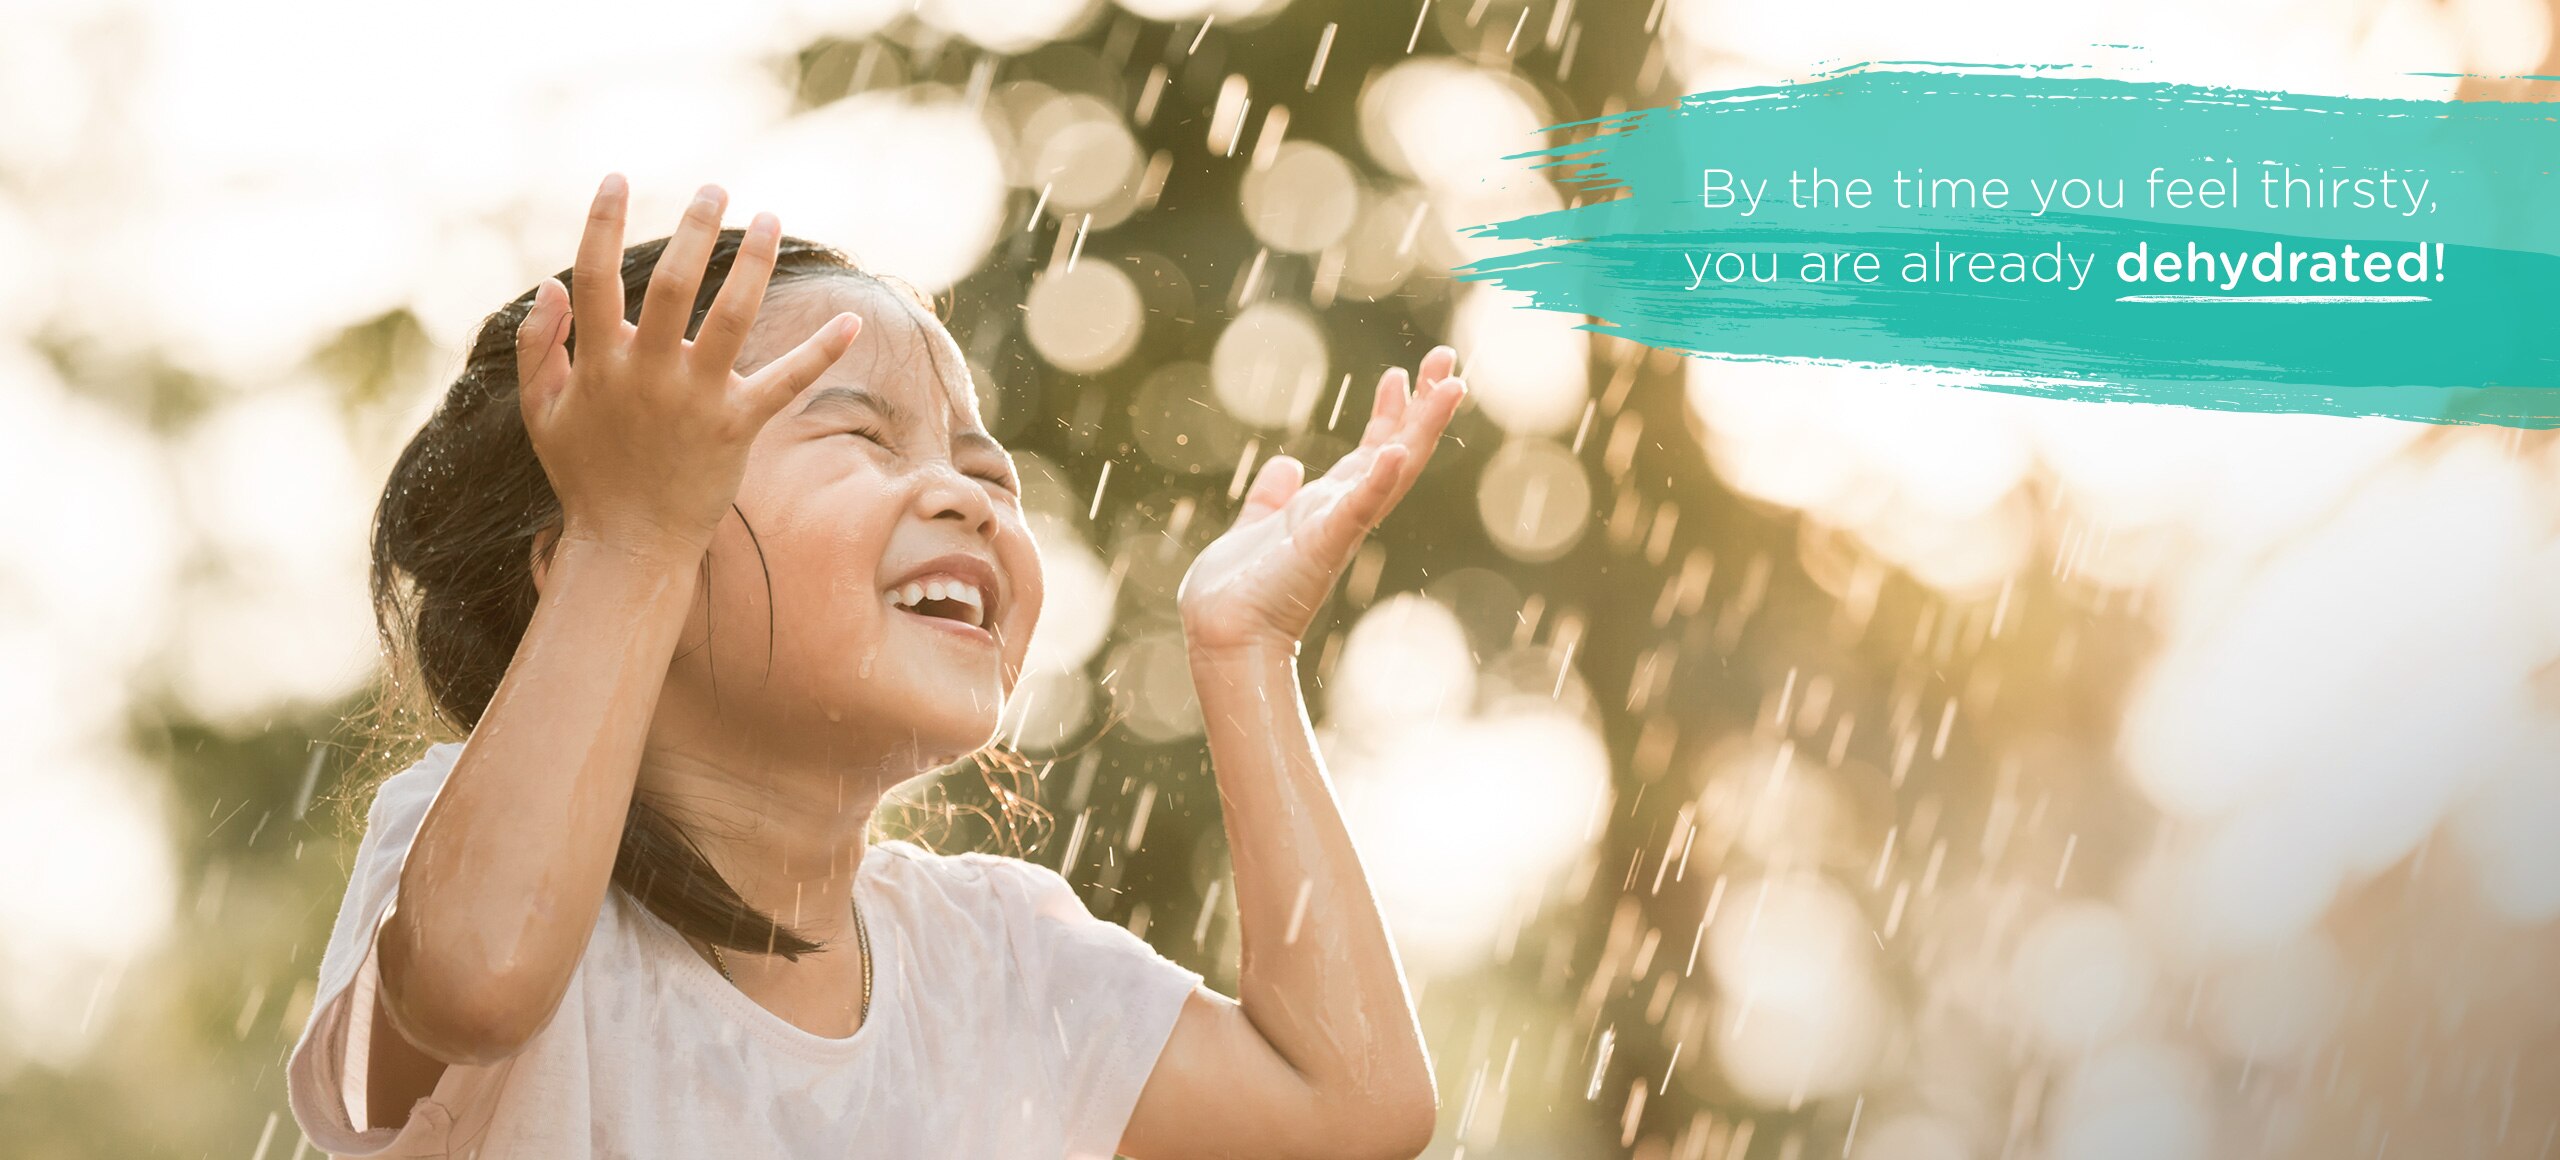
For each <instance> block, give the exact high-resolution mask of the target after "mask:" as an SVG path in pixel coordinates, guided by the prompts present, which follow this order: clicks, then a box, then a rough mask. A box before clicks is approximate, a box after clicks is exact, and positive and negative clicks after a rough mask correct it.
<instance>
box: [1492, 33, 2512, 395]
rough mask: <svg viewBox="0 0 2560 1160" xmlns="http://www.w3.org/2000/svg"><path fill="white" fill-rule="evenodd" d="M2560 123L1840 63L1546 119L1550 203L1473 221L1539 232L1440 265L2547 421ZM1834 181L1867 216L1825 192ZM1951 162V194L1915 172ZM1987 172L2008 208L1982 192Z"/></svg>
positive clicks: (1853, 342) (1964, 347) (1898, 335)
mask: <svg viewBox="0 0 2560 1160" xmlns="http://www.w3.org/2000/svg"><path fill="white" fill-rule="evenodd" d="M2555 117H2560V104H2548V105H2546V104H2537V103H2530V102H2490V101H2463V102H2441V101H2410V100H2374V99H2356V98H2345V97H2323V96H2305V95H2298V94H2288V93H2272V92H2256V91H2248V90H2238V89H2221V88H2204V87H2196V86H2187V85H2171V84H2152V83H2141V82H2133V81H2120V80H2102V79H2091V78H2085V77H2073V76H2067V75H2061V74H2059V73H2057V72H2054V71H2051V70H2030V69H2009V68H1999V67H1992V66H1944V65H1915V66H1891V67H1888V66H1877V65H1871V66H1859V67H1858V68H1856V69H1853V70H1848V71H1844V72H1842V73H1839V74H1835V75H1829V76H1825V77H1822V78H1820V79H1816V80H1813V81H1811V82H1808V83H1804V84H1798V85H1780V86H1768V87H1760V88H1746V89H1735V90H1729V91H1723V92H1713V93H1702V94H1698V95H1694V96H1691V97H1688V98H1685V99H1683V100H1682V101H1681V102H1680V103H1679V104H1678V105H1675V106H1670V107H1666V108H1658V109H1645V110H1639V111H1636V112H1631V113H1626V114H1623V115H1620V116H1615V117H1608V118H1602V119H1600V120H1597V121H1586V122H1576V123H1574V124H1570V125H1562V126H1556V127H1555V128H1553V129H1551V130H1549V133H1550V140H1560V139H1563V138H1567V137H1570V138H1572V139H1571V140H1569V141H1566V143H1563V144H1558V145H1555V146H1552V147H1549V148H1545V149H1540V150H1535V151H1532V152H1529V153H1523V154H1520V155H1518V159H1521V160H1524V161H1527V162H1528V163H1530V164H1531V165H1533V166H1535V167H1538V168H1543V169H1547V170H1550V171H1552V175H1553V176H1554V177H1556V178H1557V180H1558V181H1559V183H1560V184H1561V186H1562V187H1563V190H1564V192H1565V193H1566V195H1567V197H1568V198H1571V199H1573V200H1574V203H1575V204H1574V205H1573V208H1569V209H1565V210H1561V211H1557V212H1553V213H1543V214H1535V215H1531V216H1528V217H1522V218H1516V219H1513V220H1510V221H1504V222H1497V223H1493V224H1489V225H1482V226H1477V227H1474V228H1473V229H1472V230H1471V231H1470V232H1471V233H1472V234H1474V235H1476V236H1480V237H1488V238H1496V239H1514V240H1520V241H1530V242H1537V243H1541V244H1539V245H1535V246H1532V247H1529V248H1526V249H1523V250H1521V251H1518V252H1514V253H1510V254H1506V255H1504V256H1501V257H1495V258H1488V259H1483V260H1480V261H1476V262H1472V263H1469V264H1467V265H1465V266H1462V267H1460V268H1459V270H1458V276H1459V277H1460V278H1462V279H1465V280H1469V281H1482V282H1488V283H1492V284H1495V285H1499V286H1502V287H1505V288H1508V289H1512V290H1517V291H1521V292H1524V293H1525V294H1527V295H1528V296H1529V299H1530V301H1531V302H1532V303H1533V304H1534V305H1536V306H1539V307H1542V308H1546V309H1552V310H1561V311H1568V312H1572V313H1576V314H1587V315H1590V316H1591V317H1592V319H1593V323H1592V324H1591V325H1590V328H1591V329H1594V330H1599V331H1602V332H1605V333H1612V334H1616V335H1619V336H1621V337H1624V338H1628V339H1632V340H1634V341H1637V342H1640V343H1644V344H1647V345H1650V346H1657V347H1665V348H1671V349H1677V350H1683V351H1688V352H1692V353H1698V354H1713V355H1721V356H1727V357H1738V358H1746V359H1787V360H1795V359H1811V360H1822V361H1828V362H1851V363H1884V364H1898V365H1905V366H1919V367H1931V368H1942V369H1949V370H1954V371H1957V372H1960V373H1961V377H1960V378H1959V379H1958V380H1957V381H1961V382H1964V383H1965V384H1966V385H1971V386H1979V387H1983V388H1987V389H1991V390H2001V391H2012V392H2018V393H2026V394H2036V395H2045V396H2051V397H2058V398H2072V399H2091V400H2109V401H2131V402H2146V403H2168V404H2179V405H2184V406H2191V407H2204V408H2212V409H2217V410H2243V411H2281V412H2312V413H2321V414H2331V415H2381V416H2390V417H2395V418H2402V419H2416V420H2425V421H2430V422H2466V423H2494V424H2501V425H2507V426H2516V427H2534V428H2548V427H2554V426H2560V341H2555V336H2560V329H2555V328H2560V174H2555V170H2560V120H2555ZM1711 171H1721V173H1722V174H1723V175H1724V176H1723V177H1722V178H1718V177H1717V176H1716V174H1715V173H1714V172H1711ZM1897 174H1899V175H1900V176H1901V177H1903V178H1904V179H1906V180H1905V181H1904V182H1903V183H1902V184H1900V185H1897V184H1896V182H1895V180H1894V178H1895V177H1896V175H1897ZM1817 175H1818V176H1819V177H1820V178H1821V179H1823V180H1824V181H1826V182H1830V183H1832V184H1829V185H1816V184H1814V183H1813V181H1812V179H1813V178H1814V177H1816V176H1817ZM1791 177H1797V178H1803V179H1805V181H1804V182H1803V183H1801V184H1794V185H1792V186H1791V182H1790V178H1791ZM1857 178H1863V179H1865V180H1866V182H1867V183H1868V195H1869V197H1868V204H1867V206H1866V208H1851V207H1849V206H1847V205H1845V204H1837V203H1836V202H1834V201H1832V200H1829V199H1839V200H1840V201H1846V200H1848V199H1849V198H1850V197H1851V196H1852V195H1853V194H1854V192H1855V191H1854V187H1852V186H1850V185H1849V184H1848V183H1849V182H1850V181H1851V180H1852V179H1857ZM1959 179H1964V180H1970V182H1971V183H1972V185H1971V193H1972V194H1973V195H1974V200H1972V201H1970V202H1968V201H1967V200H1966V198H1965V196H1964V195H1965V194H1966V192H1967V189H1966V187H1964V186H1962V185H1957V184H1945V185H1939V184H1936V183H1937V182H1940V181H1948V182H1953V181H1956V180H1959ZM1994 179H1997V180H1999V181H2000V182H2001V183H2003V185H2004V186H2005V190H2006V194H2007V198H2006V206H2005V208H1994V207H1992V206H1990V205H1989V204H1987V203H1988V200H1989V197H1988V194H1989V192H1990V190H1991V189H1992V186H1991V185H1990V183H1991V181H1993V180H1994ZM1719 180H1721V181H1722V191H1721V193H1720V194H1719V192H1718V191H1717V187H1716V182H1718V181H1719ZM2075 180H2076V181H2077V182H2078V184H2076V185H2075V184H2071V183H2072V182H2074V181H2075ZM2179 182H2183V183H2184V184H2183V185H2179V184H2174V183H2179ZM2207 182H2212V183H2213V184H2211V185H2208V184H2207ZM2297 182H2298V183H2297ZM1755 196H1756V197H1757V201H1756V202H1755V201H1754V200H1753V198H1754V197H1755ZM1807 197H1818V198H1820V199H1825V200H1822V201H1820V202H1819V203H1818V204H1815V205H1811V206H1800V205H1799V202H1800V201H1801V200H1802V199H1804V198H1807ZM1711 201H1716V202H1719V203H1720V204H1718V205H1716V206H1714V207H1710V205H1709V202H1711ZM2270 201H2273V202H2275V203H2276V204H2273V205H2270V204H2269V202H2270ZM1923 202H1935V204H1922V203H1923ZM2287 202H2290V203H2291V204H2286V203H2287ZM1949 203H1953V204H1949ZM2040 208H2041V209H2042V212H2038V211H2039V209H2040ZM1746 211H1749V212H1746ZM2350 248H2352V259H2351V260H2350V259H2349V253H2350ZM2191 253H2192V254H2193V255H2201V256H2202V257H2200V258H2198V259H2197V260H2195V261H2190V256H2191ZM1861 254H1864V255H1872V257H1871V258H1868V259H1861V258H1859V257H1858V255H1861ZM1950 255H1954V256H1955V257H1953V259H1952V260H1950V259H1949V256H1950ZM2164 255H2165V256H2166V257H2165V258H2164ZM2320 255H2326V257H2325V259H2324V258H2322V257H2321V256H2320ZM2377 255H2378V256H2377ZM1808 262H1811V263H1813V265H1812V266H1811V267H1810V268H1809V267H1808ZM2324 269H2325V271H2326V272H2327V273H2328V275H2329V277H2328V278H2327V279H2326V280H2322V279H2321V278H2320V277H2319V275H2320V274H2321V273H2323V271H2324ZM2349 271H2352V279H2350V277H2349ZM2373 274H2381V275H2382V277H2381V278H2380V279H2379V280H2376V279H2374V278H2372V277H2370V276H2369V275H2373ZM1808 275H1814V276H1815V277H1813V278H1808ZM1862 275H1865V276H1866V277H1865V278H1862V277H1861V276H1862ZM2199 275H2206V276H2204V277H2199ZM1764 278H1765V280H1764ZM2301 299H2313V301H2300V300H2301Z"/></svg>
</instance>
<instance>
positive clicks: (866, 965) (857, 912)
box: [702, 898, 871, 1025]
mask: <svg viewBox="0 0 2560 1160" xmlns="http://www.w3.org/2000/svg"><path fill="white" fill-rule="evenodd" d="M853 937H854V942H855V944H856V945H858V946H859V947H860V948H861V950H862V1016H861V1019H862V1022H863V1023H864V1024H865V1025H868V1024H869V1023H870V1022H871V924H870V923H867V922H864V921H863V920H862V900H861V899H859V898H857V899H854V900H853ZM702 945H704V946H707V947H710V948H711V965H712V966H715V967H718V968H720V977H721V978H723V979H727V980H729V985H730V986H733V987H734V986H736V985H737V983H738V977H737V976H736V975H732V974H730V973H729V961H728V960H727V959H724V958H722V957H721V956H720V947H719V945H718V944H716V943H713V942H709V941H707V940H706V941H705V942H704V943H703V944H702Z"/></svg>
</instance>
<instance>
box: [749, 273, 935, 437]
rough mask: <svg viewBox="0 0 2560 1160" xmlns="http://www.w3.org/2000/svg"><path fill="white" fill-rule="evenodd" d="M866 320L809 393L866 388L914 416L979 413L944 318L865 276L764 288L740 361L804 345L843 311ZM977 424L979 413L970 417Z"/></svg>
mask: <svg viewBox="0 0 2560 1160" xmlns="http://www.w3.org/2000/svg"><path fill="white" fill-rule="evenodd" d="M846 311H851V312H853V313H854V314H856V315H858V316H860V317H861V319H862V333H861V334H860V335H859V336H857V337H856V338H855V339H854V342H853V346H852V348H851V349H849V350H847V351H846V352H845V354H844V357H843V358H840V359H838V360H836V363H835V365H834V366H831V367H829V368H827V370H826V371H825V373H823V374H821V375H819V376H818V379H817V381H816V382H814V383H811V384H810V386H809V387H808V388H807V389H806V390H805V391H804V392H803V393H804V394H805V393H807V391H816V390H823V389H825V388H827V387H830V386H860V387H863V388H866V389H868V390H869V391H871V392H873V393H875V394H879V395H885V396H888V397H889V400H890V401H891V402H892V403H893V404H896V405H899V406H900V409H901V410H903V411H905V412H907V413H910V414H934V415H941V414H947V413H949V412H950V411H951V410H952V409H953V408H957V409H958V410H959V411H960V413H962V414H964V415H969V416H973V417H974V416H975V415H976V413H977V395H976V392H975V391H974V390H973V389H972V388H971V386H970V381H969V367H968V363H967V361H966V360H965V359H963V358H962V357H961V355H960V347H959V344H958V343H956V342H954V341H953V340H952V338H951V335H950V333H949V332H948V331H946V330H944V329H943V327H942V323H941V321H940V320H938V319H936V318H934V317H933V316H932V315H930V314H927V313H925V312H924V311H923V310H921V309H919V308H918V307H917V306H916V304H915V303H914V302H913V301H912V300H910V299H908V298H907V297H906V296H904V295H902V294H899V293H897V292H895V291H893V290H891V289H890V288H888V287H887V286H883V285H881V284H879V283H876V282H873V281H871V280H869V279H864V278H853V277H839V276H831V275H820V276H815V277H807V278H797V279H793V280H791V281H788V282H780V283H776V284H774V285H773V286H772V287H770V288H769V289H768V290H767V291H766V292H765V301H764V309H763V310H761V311H759V312H758V313H757V316H756V323H755V328H754V329H753V330H752V331H751V332H750V333H749V335H748V339H747V344H746V350H745V351H744V352H742V353H743V354H744V355H745V356H746V357H745V359H743V360H742V361H746V362H752V363H756V364H759V365H760V364H762V363H763V362H765V361H768V360H771V359H774V358H779V357H781V356H782V355H783V354H785V353H788V352H789V351H790V350H791V348H793V347H795V346H797V345H799V344H800V342H801V341H803V340H805V339H807V338H808V337H809V336H810V335H812V334H815V333H817V330H818V327H819V326H821V325H823V324H825V322H826V321H827V320H828V319H830V318H833V317H835V316H836V315H837V314H840V313H843V312H846ZM972 421H973V422H974V419H973V420H972Z"/></svg>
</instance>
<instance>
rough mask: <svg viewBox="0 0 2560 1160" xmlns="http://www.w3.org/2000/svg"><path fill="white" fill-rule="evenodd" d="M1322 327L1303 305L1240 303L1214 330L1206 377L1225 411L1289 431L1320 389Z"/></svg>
mask: <svg viewBox="0 0 2560 1160" xmlns="http://www.w3.org/2000/svg"><path fill="white" fill-rule="evenodd" d="M1327 366H1328V364H1327V362H1326V353H1325V338H1324V329H1323V328H1322V327H1320V326H1318V325H1316V320H1315V318H1314V317H1313V316H1311V315H1309V314H1308V313H1307V312H1306V311H1305V310H1304V309H1302V308H1300V307H1296V306H1290V305H1286V304H1283V303H1278V302H1257V303H1255V304H1253V305H1251V306H1248V307H1245V309H1244V312H1243V313H1241V314H1238V315H1237V316H1236V318H1235V321H1233V322H1230V323H1228V324H1227V328H1226V330H1224V331H1222V332H1220V333H1219V335H1218V345H1217V347H1216V348H1215V349H1214V350H1213V351H1212V352H1211V353H1210V356H1209V379H1210V382H1211V383H1212V384H1214V385H1215V386H1216V387H1217V391H1218V402H1219V403H1220V404H1221V405H1223V406H1224V407H1226V409H1227V413H1229V414H1231V415H1234V416H1235V417H1236V418H1239V419H1242V420H1244V421H1245V422H1247V423H1251V424H1253V425H1254V426H1257V427H1263V428H1273V429H1282V428H1285V429H1289V430H1295V429H1297V428H1299V427H1300V426H1302V425H1303V424H1304V423H1305V422H1306V421H1307V418H1308V416H1309V414H1310V413H1311V412H1312V411H1313V409H1314V407H1315V404H1316V400H1317V399H1318V398H1319V397H1321V396H1322V395H1323V394H1324V388H1325V387H1326V385H1327V384H1326V382H1325V372H1326V369H1327Z"/></svg>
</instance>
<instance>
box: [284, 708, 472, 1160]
mask: <svg viewBox="0 0 2560 1160" xmlns="http://www.w3.org/2000/svg"><path fill="white" fill-rule="evenodd" d="M461 749H462V746H461V745H460V744H459V743H446V744H442V745H437V746H434V747H433V748H430V749H429V750H428V751H427V753H426V756H424V757H423V758H421V759H420V760H419V762H418V763H417V764H416V765H413V766H411V767H410V768H409V769H407V770H404V771H402V772H400V773H398V774H394V775H393V776H392V777H390V778H389V779H388V780H386V781H384V782H383V783H382V786H381V788H380V789H378V790H376V791H375V793H374V799H373V806H372V809H371V810H370V812H369V814H368V816H367V819H366V822H365V831H364V838H363V839H362V840H361V841H360V842H359V843H358V844H357V846H356V860H355V868H354V870H353V871H352V872H351V873H350V874H349V876H348V880H347V892H346V895H345V897H344V898H343V899H341V900H340V901H339V903H338V920H337V923H336V924H335V925H334V926H332V927H331V928H330V930H329V946H328V949H326V950H325V951H323V952H322V953H321V956H320V984H319V988H318V990H316V991H315V992H313V995H312V1000H311V1018H310V1021H309V1022H308V1023H306V1024H304V1025H303V1029H302V1036H301V1038H299V1039H297V1040H296V1041H295V1042H294V1045H293V1054H292V1055H291V1056H290V1057H289V1058H288V1060H287V1063H286V1067H285V1095H286V1102H287V1103H288V1104H289V1105H290V1106H291V1107H292V1109H293V1118H294V1122H295V1123H296V1124H297V1125H298V1126H299V1127H300V1128H301V1129H302V1134H303V1135H305V1136H307V1137H310V1139H311V1142H312V1143H313V1144H314V1145H316V1146H318V1147H319V1148H320V1149H321V1150H322V1151H325V1152H327V1153H329V1154H331V1155H334V1156H376V1155H382V1154H386V1153H391V1152H394V1151H395V1149H396V1151H397V1152H399V1153H407V1152H410V1151H413V1150H416V1149H417V1148H418V1147H419V1146H420V1145H421V1144H423V1143H425V1142H426V1141H429V1140H434V1139H437V1138H439V1137H440V1135H441V1133H443V1132H444V1131H445V1130H446V1128H447V1127H448V1124H447V1123H446V1122H445V1121H446V1118H445V1112H444V1109H443V1108H442V1107H441V1106H439V1105H436V1104H435V1103H433V1102H432V1101H430V1100H424V1099H422V1100H420V1101H419V1102H418V1103H417V1104H416V1105H413V1109H412V1112H411V1114H410V1115H409V1117H408V1119H407V1120H406V1121H405V1122H404V1123H403V1124H401V1125H400V1126H399V1127H398V1128H387V1127H386V1128H372V1129H366V1128H364V1127H362V1125H363V1124H364V1122H365V1115H364V1109H365V1105H366V1096H365V1083H366V1074H365V1072H366V1061H367V1060H368V1058H369V1052H370V1050H371V1047H372V1034H373V1009H374V990H375V985H376V983H377V981H378V979H379V974H378V971H377V967H376V963H375V956H374V942H375V935H376V934H377V933H378V932H379V931H380V930H381V927H382V921H383V919H384V918H386V917H387V916H389V914H390V913H391V908H392V903H393V902H394V900H395V897H396V895H397V894H398V892H399V887H400V868H401V866H402V865H403V864H404V863H405V862H406V860H407V856H408V852H409V844H410V842H411V841H412V840H413V839H415V838H416V837H417V834H418V825H419V823H420V822H422V821H424V820H425V819H426V814H427V807H428V806H429V805H431V804H433V802H434V801H435V795H436V791H437V790H438V789H440V788H441V787H442V786H443V785H444V775H445V774H447V773H449V772H451V771H452V769H453V762H454V758H455V756H456V755H457V754H458V753H460V751H461ZM450 1070H451V1069H448V1071H450Z"/></svg>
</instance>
